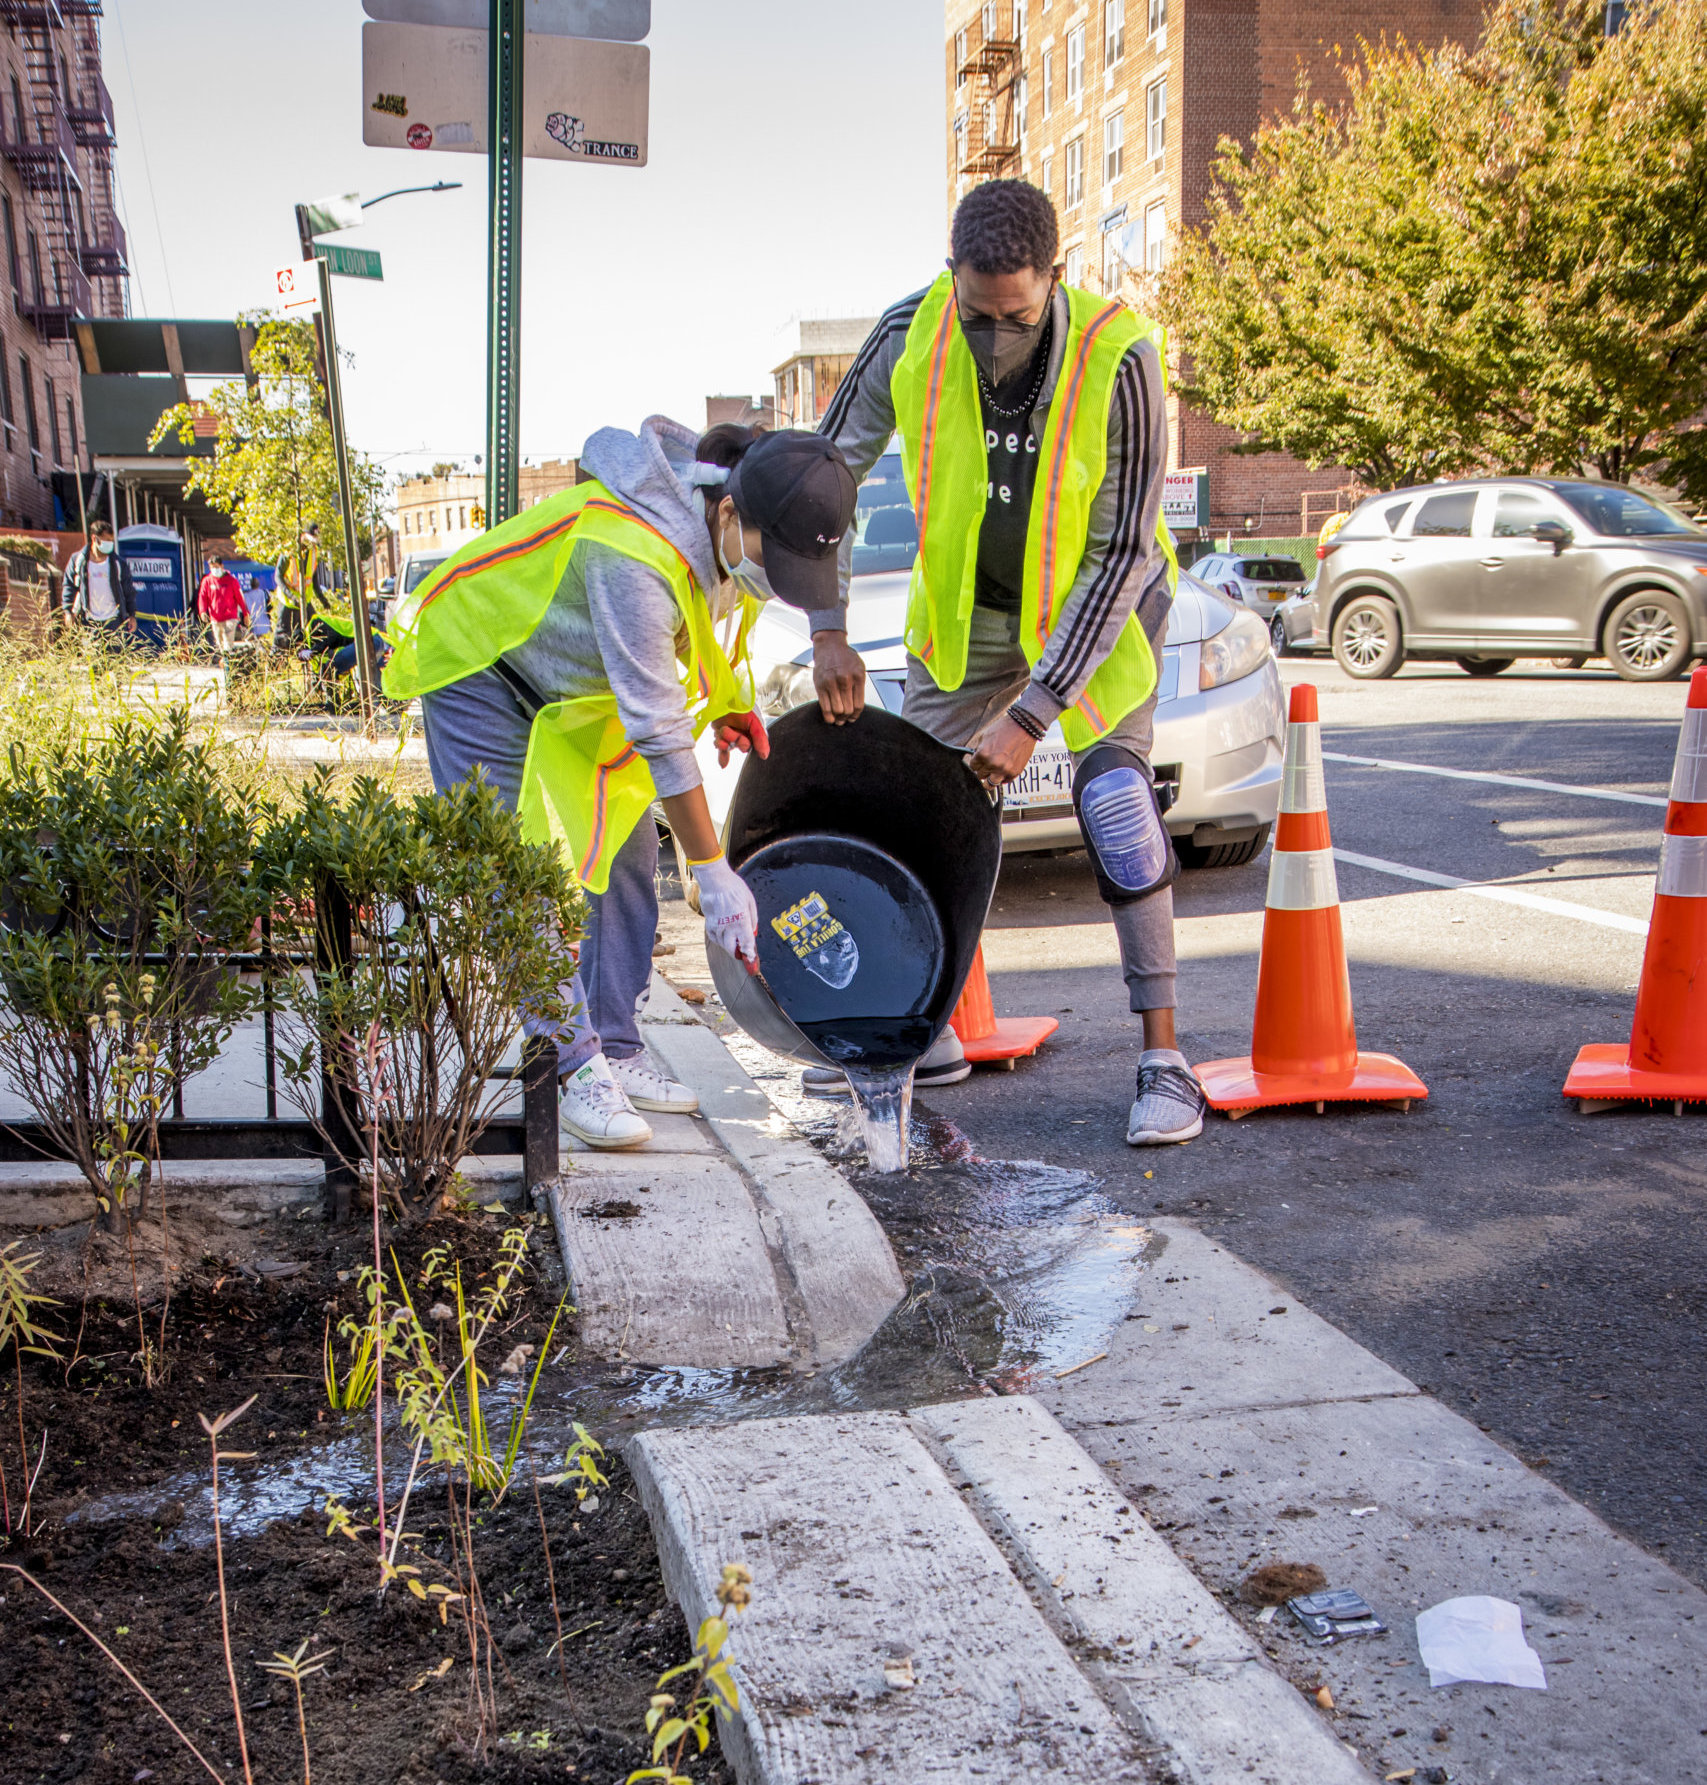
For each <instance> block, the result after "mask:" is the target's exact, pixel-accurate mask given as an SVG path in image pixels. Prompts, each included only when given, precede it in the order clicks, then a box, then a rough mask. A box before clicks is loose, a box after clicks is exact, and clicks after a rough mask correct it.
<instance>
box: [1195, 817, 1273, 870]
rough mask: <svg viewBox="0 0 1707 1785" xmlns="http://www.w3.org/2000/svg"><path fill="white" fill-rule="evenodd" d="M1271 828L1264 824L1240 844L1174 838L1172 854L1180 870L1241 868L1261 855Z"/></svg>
mask: <svg viewBox="0 0 1707 1785" xmlns="http://www.w3.org/2000/svg"><path fill="white" fill-rule="evenodd" d="M1273 828H1274V827H1273V826H1272V825H1267V824H1265V825H1264V826H1263V827H1262V829H1261V830H1259V831H1258V832H1257V834H1256V835H1255V836H1254V837H1246V838H1245V839H1244V841H1243V842H1242V843H1194V842H1192V840H1191V839H1190V838H1189V837H1175V838H1174V854H1175V855H1177V856H1178V857H1179V865H1180V866H1181V867H1182V868H1242V867H1243V866H1244V865H1245V863H1246V862H1248V861H1255V860H1256V858H1257V857H1258V856H1259V855H1261V854H1262V852H1263V849H1264V848H1265V847H1266V846H1267V843H1268V833H1269V832H1270V830H1272V829H1273Z"/></svg>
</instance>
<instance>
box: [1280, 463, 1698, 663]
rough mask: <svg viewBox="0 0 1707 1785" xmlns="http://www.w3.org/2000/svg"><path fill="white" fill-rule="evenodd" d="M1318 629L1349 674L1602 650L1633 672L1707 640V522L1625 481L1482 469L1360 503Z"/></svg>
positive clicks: (1330, 572) (1324, 588) (1331, 552)
mask: <svg viewBox="0 0 1707 1785" xmlns="http://www.w3.org/2000/svg"><path fill="white" fill-rule="evenodd" d="M1317 556H1318V557H1319V558H1320V559H1321V560H1322V567H1321V570H1320V571H1319V572H1318V574H1317V578H1316V597H1315V614H1314V628H1313V637H1314V642H1315V644H1316V645H1317V646H1318V648H1320V647H1322V646H1330V647H1331V648H1332V650H1333V653H1334V657H1335V659H1336V660H1337V661H1338V663H1339V665H1340V667H1341V668H1342V669H1343V670H1345V672H1346V674H1347V675H1352V676H1356V677H1358V678H1359V679H1360V680H1367V679H1371V678H1375V677H1380V676H1390V675H1392V674H1393V672H1394V671H1395V670H1396V669H1398V667H1399V665H1400V664H1401V663H1403V662H1404V661H1405V660H1406V658H1408V657H1419V658H1446V659H1449V660H1450V661H1453V662H1456V663H1457V664H1458V665H1459V666H1460V667H1461V668H1463V669H1464V670H1465V671H1466V672H1467V673H1468V674H1470V675H1476V676H1488V675H1498V674H1499V672H1500V671H1501V670H1503V669H1507V668H1509V667H1510V666H1511V664H1512V663H1513V662H1515V661H1516V660H1517V659H1518V658H1519V657H1543V658H1549V659H1553V660H1570V661H1572V662H1580V661H1581V660H1583V659H1586V658H1588V657H1591V656H1604V657H1605V658H1606V659H1607V660H1608V661H1609V662H1610V663H1611V665H1612V667H1613V668H1614V669H1615V670H1616V671H1617V672H1618V674H1619V675H1620V676H1622V677H1623V678H1624V679H1625V680H1626V681H1628V682H1658V681H1664V680H1666V679H1667V678H1669V677H1672V676H1676V675H1680V674H1682V672H1683V670H1684V669H1685V667H1686V666H1687V665H1688V663H1689V662H1690V660H1691V658H1694V657H1698V656H1702V655H1707V532H1704V531H1703V530H1702V529H1701V528H1700V527H1698V526H1697V525H1696V524H1695V522H1693V521H1691V520H1690V519H1689V518H1688V517H1687V516H1685V515H1683V514H1682V513H1680V512H1679V511H1678V510H1677V509H1675V508H1673V507H1672V506H1671V505H1670V504H1669V503H1666V502H1663V501H1661V500H1659V499H1658V498H1657V497H1654V496H1649V495H1645V494H1643V493H1642V492H1641V491H1639V490H1633V489H1629V488H1627V487H1625V486H1624V485H1623V484H1612V483H1591V482H1588V481H1587V480H1584V479H1570V478H1542V477H1499V478H1479V479H1474V480H1465V481H1461V482H1453V483H1438V484H1429V485H1427V486H1425V487H1423V488H1420V489H1408V490H1394V491H1392V492H1390V493H1389V494H1387V495H1385V496H1376V497H1373V498H1372V499H1371V500H1369V501H1367V502H1365V503H1363V504H1362V505H1361V506H1360V507H1359V508H1358V509H1357V510H1356V511H1355V512H1354V513H1353V514H1352V516H1351V518H1350V519H1349V520H1348V521H1347V522H1346V524H1345V525H1344V526H1343V527H1342V528H1341V529H1340V530H1339V532H1337V533H1336V534H1334V535H1333V537H1332V538H1330V539H1327V540H1324V541H1323V542H1322V544H1321V545H1320V546H1318V547H1317Z"/></svg>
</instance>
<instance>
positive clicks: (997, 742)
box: [806, 180, 1204, 1146]
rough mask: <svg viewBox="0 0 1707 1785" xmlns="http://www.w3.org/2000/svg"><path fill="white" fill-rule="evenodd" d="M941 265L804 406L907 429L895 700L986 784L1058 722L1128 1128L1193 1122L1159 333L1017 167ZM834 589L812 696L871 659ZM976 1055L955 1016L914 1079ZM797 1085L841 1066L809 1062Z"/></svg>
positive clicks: (952, 1070) (972, 206)
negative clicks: (1088, 264) (906, 542)
mask: <svg viewBox="0 0 1707 1785" xmlns="http://www.w3.org/2000/svg"><path fill="white" fill-rule="evenodd" d="M951 236H952V240H951V247H952V257H951V259H950V260H949V263H948V271H946V272H944V273H942V274H941V275H939V277H938V278H937V280H936V282H935V284H933V285H932V286H931V287H930V288H929V289H928V290H926V291H922V292H919V293H918V294H917V295H915V296H913V297H910V298H907V299H905V300H904V301H903V302H902V303H899V304H897V305H896V306H895V307H894V308H893V309H892V310H890V311H889V312H888V313H887V314H886V315H884V316H883V317H882V318H881V320H880V321H879V322H878V325H877V327H876V328H875V329H874V330H873V331H872V333H871V335H870V337H869V339H868V340H867V341H866V343H865V345H864V346H863V347H862V348H861V349H860V351H859V353H858V355H857V356H856V357H855V360H854V363H853V365H852V367H851V368H850V370H849V372H848V374H847V376H846V378H844V379H843V381H842V383H841V385H840V386H839V387H838V389H837V391H836V394H835V396H834V398H833V399H832V401H831V403H830V407H829V409H828V410H827V411H826V413H825V415H824V419H823V421H822V422H821V423H820V424H819V425H820V428H821V431H822V432H823V433H825V434H826V435H828V436H829V437H830V438H831V439H832V440H834V441H835V442H836V444H837V445H838V446H840V447H841V449H842V452H843V454H844V455H845V457H846V458H847V461H848V464H849V467H850V468H851V470H852V471H853V473H854V475H855V476H856V477H859V478H862V479H863V478H864V477H865V475H866V473H867V472H868V471H869V470H870V469H871V467H872V466H873V465H874V464H875V463H876V461H877V459H878V457H879V456H880V455H881V454H882V453H883V452H884V451H885V450H886V449H887V448H888V446H889V443H890V440H891V438H892V437H893V435H895V434H896V433H899V435H900V444H901V462H902V468H903V470H904V472H905V475H906V480H907V490H908V494H909V495H910V497H911V499H912V504H913V513H914V519H915V521H916V523H917V528H918V535H919V548H918V555H917V557H916V559H915V560H914V564H913V574H912V586H911V589H910V591H909V595H908V605H907V621H906V645H907V653H908V656H907V688H906V696H905V703H904V705H903V708H902V711H903V713H904V714H905V716H906V717H907V718H908V719H910V720H912V721H913V722H914V723H915V724H917V725H919V726H922V727H923V728H924V729H925V730H926V731H928V732H930V733H931V734H932V735H933V736H935V737H937V738H939V739H940V740H941V741H942V742H944V743H946V744H950V745H953V746H954V747H956V748H959V749H964V750H965V751H966V752H967V761H968V763H969V764H970V767H971V769H972V772H973V773H974V774H975V775H977V776H978V777H979V779H980V780H982V781H984V782H985V783H986V784H987V785H988V786H990V787H992V788H997V787H1002V786H1004V785H1006V784H1007V783H1008V782H1010V781H1012V780H1013V779H1014V778H1015V777H1016V776H1018V775H1019V774H1020V773H1021V772H1022V771H1023V770H1024V768H1025V766H1026V763H1027V762H1028V761H1029V760H1030V757H1031V753H1032V750H1033V749H1034V748H1035V746H1036V745H1037V744H1038V743H1039V742H1040V741H1041V740H1042V739H1043V737H1044V736H1045V735H1046V734H1047V732H1048V731H1049V728H1050V727H1051V726H1052V725H1054V724H1056V723H1059V725H1060V727H1061V730H1062V734H1063V735H1064V737H1065V739H1066V742H1067V745H1068V748H1069V749H1070V750H1071V751H1072V753H1073V761H1074V781H1073V798H1074V803H1075V805H1076V807H1077V810H1078V817H1079V826H1080V830H1081V831H1082V833H1083V835H1084V839H1085V846H1086V849H1087V850H1088V852H1089V854H1090V857H1091V862H1092V865H1093V867H1094V868H1095V871H1096V877H1097V885H1098V889H1099V890H1100V892H1101V894H1102V896H1103V898H1104V900H1106V901H1107V903H1108V905H1109V907H1110V909H1111V912H1112V916H1113V921H1114V927H1115V932H1116V934H1117V936H1118V938H1119V943H1120V958H1121V964H1122V967H1123V970H1124V973H1125V978H1126V984H1127V987H1128V990H1129V994H1130V998H1131V1006H1132V1009H1133V1010H1134V1011H1137V1012H1138V1013H1139V1014H1140V1015H1141V1016H1142V1019H1143V1024H1144V1050H1143V1054H1142V1057H1141V1058H1140V1060H1139V1064H1138V1074H1137V1087H1136V1092H1135V1096H1134V1099H1133V1103H1132V1109H1131V1114H1130V1117H1129V1120H1128V1125H1127V1134H1126V1138H1127V1140H1128V1141H1130V1142H1131V1143H1132V1144H1133V1145H1134V1146H1148V1145H1159V1144H1163V1143H1167V1142H1172V1141H1184V1140H1190V1139H1191V1138H1192V1136H1193V1135H1196V1134H1198V1133H1200V1132H1201V1131H1202V1128H1203V1108H1204V1100H1203V1090H1202V1087H1201V1086H1200V1085H1199V1084H1198V1082H1197V1079H1196V1076H1195V1075H1194V1074H1193V1072H1192V1070H1191V1068H1190V1067H1189V1066H1188V1065H1187V1064H1186V1060H1185V1056H1184V1055H1183V1054H1182V1053H1180V1052H1179V1050H1178V1048H1177V1046H1176V1043H1175V1036H1174V980H1175V960H1174V940H1173V894H1172V891H1171V890H1170V889H1171V887H1172V883H1173V879H1174V876H1175V874H1176V873H1177V863H1176V860H1175V857H1174V853H1173V849H1172V846H1171V844H1170V843H1169V840H1168V834H1167V830H1166V827H1165V825H1164V824H1163V822H1162V816H1161V809H1160V807H1159V805H1158V803H1157V799H1156V794H1155V790H1154V785H1153V777H1152V775H1151V771H1150V746H1151V739H1152V735H1153V730H1154V718H1155V708H1156V684H1157V670H1158V665H1159V664H1160V662H1161V659H1162V640H1163V636H1164V634H1165V633H1166V631H1167V623H1168V612H1169V609H1170V607H1171V606H1172V603H1173V597H1174V589H1175V586H1176V584H1177V581H1178V575H1179V572H1178V566H1177V564H1176V563H1175V560H1174V551H1173V543H1172V540H1171V539H1170V537H1169V535H1168V532H1167V529H1166V527H1165V526H1164V524H1163V522H1162V519H1161V506H1162V481H1163V474H1164V472H1165V471H1166V469H1167V451H1168V434H1167V414H1166V409H1165V406H1164V387H1163V372H1162V333H1161V330H1160V329H1159V328H1157V327H1156V326H1155V325H1154V324H1151V323H1149V322H1146V321H1145V320H1144V319H1143V318H1141V317H1139V316H1137V315H1136V314H1134V312H1133V311H1131V310H1129V309H1127V308H1126V307H1125V306H1124V305H1123V304H1121V303H1120V302H1119V301H1118V300H1117V299H1114V298H1111V297H1099V296H1097V295H1095V294H1094V293H1091V292H1088V291H1080V290H1076V289H1074V288H1073V287H1071V286H1067V285H1064V284H1062V282H1061V275H1062V271H1063V268H1062V266H1061V264H1060V263H1059V262H1058V261H1057V260H1056V249H1057V246H1058V241H1059V236H1058V231H1057V228H1056V222H1055V210H1054V206H1053V205H1052V204H1051V203H1050V201H1049V199H1048V198H1047V197H1046V196H1045V195H1044V194H1043V193H1042V192H1040V191H1038V190H1037V188H1036V187H1035V186H1031V185H1028V184H1026V183H1025V182H1024V181H1021V180H992V181H990V182H988V183H987V184H985V185H982V186H978V187H975V188H974V189H973V190H972V191H971V192H969V193H968V194H967V195H966V197H965V198H964V199H963V200H962V201H961V202H960V205H959V207H958V208H957V209H956V211H955V214H954V223H953V227H952V231H951ZM851 547H852V535H851V534H850V536H849V541H848V544H847V546H846V547H844V550H843V553H842V556H841V569H842V605H840V606H837V607H828V608H826V609H825V610H823V611H821V612H817V613H814V614H813V615H812V617H811V625H812V632H813V681H814V685H815V687H816V690H817V693H818V697H819V703H820V705H821V707H822V709H823V712H824V716H825V718H826V719H828V720H830V721H831V722H832V723H835V722H842V723H845V722H847V721H848V720H850V719H852V718H854V717H855V716H857V714H858V713H859V711H860V709H861V707H862V706H863V704H864V674H863V670H862V669H861V666H860V660H859V656H858V654H857V653H856V652H855V651H854V650H853V649H852V647H851V646H850V645H849V643H848V636H847V617H846V606H845V602H846V590H847V575H848V570H849V567H850V564H851V557H852V551H851ZM969 1071H970V1067H969V1066H968V1065H967V1063H966V1061H965V1058H964V1056H963V1054H962V1051H961V1048H960V1043H959V1041H958V1039H957V1038H956V1037H955V1035H954V1032H953V1030H952V1029H951V1030H948V1031H947V1032H945V1034H944V1035H943V1038H942V1040H941V1041H939V1042H938V1043H937V1045H936V1047H935V1048H933V1049H932V1050H931V1052H930V1053H929V1054H927V1055H926V1056H925V1059H924V1060H923V1061H922V1062H921V1063H920V1067H919V1071H918V1074H917V1078H916V1082H918V1083H920V1084H930V1083H937V1084H945V1083H954V1082H956V1081H958V1080H959V1079H963V1078H965V1077H966V1076H967V1074H968V1072H969ZM806 1081H807V1086H808V1088H809V1089H815V1090H818V1091H821V1092H832V1091H835V1090H839V1089H841V1088H843V1087H842V1085H841V1082H840V1080H839V1077H838V1075H837V1074H835V1073H833V1072H830V1071H827V1070H824V1069H812V1070H809V1071H808V1072H807V1074H806Z"/></svg>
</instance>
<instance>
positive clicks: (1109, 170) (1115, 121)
mask: <svg viewBox="0 0 1707 1785" xmlns="http://www.w3.org/2000/svg"><path fill="white" fill-rule="evenodd" d="M1125 165H1126V114H1125V112H1110V113H1109V114H1108V116H1107V117H1106V118H1104V119H1103V121H1102V183H1103V184H1104V185H1105V186H1112V185H1113V184H1114V182H1115V181H1116V180H1118V179H1119V178H1120V170H1121V169H1122V168H1123V167H1125Z"/></svg>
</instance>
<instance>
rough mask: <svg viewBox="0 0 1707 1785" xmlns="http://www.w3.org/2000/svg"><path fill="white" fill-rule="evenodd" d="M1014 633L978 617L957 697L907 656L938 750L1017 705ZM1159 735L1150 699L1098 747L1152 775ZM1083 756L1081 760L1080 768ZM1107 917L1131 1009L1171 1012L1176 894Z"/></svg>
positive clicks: (960, 744)
mask: <svg viewBox="0 0 1707 1785" xmlns="http://www.w3.org/2000/svg"><path fill="white" fill-rule="evenodd" d="M1011 631H1012V628H1011V626H1010V623H1009V621H1008V619H1007V616H1006V615H1004V614H1001V613H997V612H995V611H994V610H993V609H990V608H983V607H975V608H974V609H973V610H972V627H971V636H970V638H969V640H968V641H967V651H966V679H965V681H963V682H962V683H961V684H960V686H959V687H958V688H956V689H954V690H952V692H950V691H947V690H944V689H941V688H939V687H938V686H937V685H936V683H935V682H934V681H933V680H932V679H931V672H930V671H929V670H928V669H926V668H925V666H924V665H923V664H922V663H921V662H920V661H919V660H918V658H916V657H914V656H912V655H909V656H908V658H907V692H906V696H905V698H904V699H903V701H902V705H901V713H902V716H903V717H904V718H906V719H909V720H911V721H912V723H913V724H914V725H916V726H918V727H919V728H920V730H922V731H928V732H929V733H930V734H931V736H932V737H933V738H935V739H936V740H937V741H938V743H942V744H948V745H950V746H951V747H952V748H954V749H956V750H963V749H965V748H966V747H967V746H968V745H970V744H971V742H972V740H973V739H974V738H975V737H976V736H977V735H978V733H979V732H980V731H981V730H982V729H983V728H984V726H985V725H987V724H988V723H989V722H990V720H992V719H994V718H995V717H996V716H997V715H998V714H1001V713H1005V712H1006V711H1007V710H1008V708H1009V707H1010V706H1012V705H1013V703H1014V701H1015V700H1016V699H1017V698H1018V696H1019V694H1020V691H1021V690H1022V689H1023V688H1024V687H1025V685H1026V683H1027V682H1029V681H1030V680H1031V667H1030V665H1029V664H1028V663H1027V662H1026V660H1025V652H1024V651H1023V650H1022V649H1021V648H1020V646H1019V643H1018V641H1017V640H1015V639H1014V638H1013V637H1012V636H1011ZM1159 655H1160V653H1159V652H1158V656H1159ZM1155 728H1156V697H1155V696H1154V695H1153V694H1152V695H1151V696H1150V698H1149V699H1148V700H1147V701H1145V703H1144V704H1143V705H1142V706H1141V707H1139V708H1138V709H1137V710H1136V711H1135V712H1132V713H1128V714H1127V715H1126V717H1125V718H1124V719H1122V720H1121V721H1120V723H1119V724H1118V725H1116V726H1115V727H1114V728H1113V730H1111V731H1109V732H1108V733H1106V734H1105V735H1104V737H1103V738H1102V739H1101V740H1099V741H1100V742H1103V743H1108V744H1124V745H1125V746H1126V747H1127V749H1129V750H1132V751H1135V752H1136V753H1137V754H1138V755H1139V756H1140V757H1141V758H1142V759H1143V762H1144V772H1145V773H1146V774H1149V772H1150V745H1151V742H1152V741H1153V739H1154V736H1155ZM1084 754H1085V752H1083V751H1081V752H1078V753H1077V754H1075V756H1074V758H1073V762H1074V766H1075V768H1076V767H1077V766H1078V763H1079V761H1080V759H1081V758H1082V757H1083V755H1084ZM1109 912H1110V915H1111V916H1112V917H1113V919H1114V933H1115V936H1116V938H1117V939H1118V941H1119V943H1120V965H1121V971H1122V973H1123V974H1124V975H1125V979H1126V987H1127V991H1128V993H1129V995H1130V997H1131V1007H1132V1009H1134V1010H1172V1009H1173V1008H1174V981H1175V977H1176V972H1177V969H1176V966H1175V961H1174V892H1173V888H1172V887H1171V886H1168V887H1163V889H1162V890H1161V891H1160V892H1156V893H1151V895H1150V896H1149V897H1148V898H1147V899H1137V900H1135V901H1134V902H1133V903H1132V904H1130V905H1112V906H1110V907H1109Z"/></svg>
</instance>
